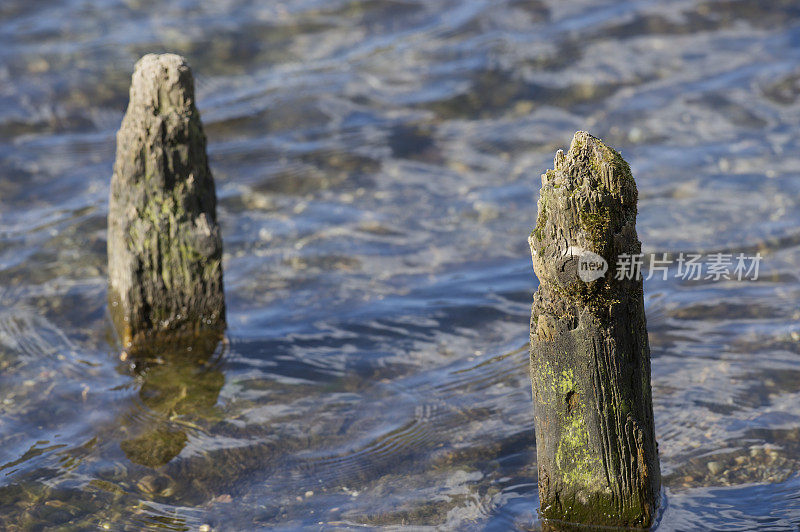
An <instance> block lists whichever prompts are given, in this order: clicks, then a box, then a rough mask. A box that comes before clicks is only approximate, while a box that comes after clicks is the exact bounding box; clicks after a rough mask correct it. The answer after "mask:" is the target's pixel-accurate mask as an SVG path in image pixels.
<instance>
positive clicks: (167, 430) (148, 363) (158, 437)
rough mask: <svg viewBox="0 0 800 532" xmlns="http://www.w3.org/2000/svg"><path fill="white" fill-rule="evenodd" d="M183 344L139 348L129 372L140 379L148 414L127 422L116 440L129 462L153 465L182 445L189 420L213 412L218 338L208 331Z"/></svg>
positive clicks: (219, 379)
mask: <svg viewBox="0 0 800 532" xmlns="http://www.w3.org/2000/svg"><path fill="white" fill-rule="evenodd" d="M188 347H189V348H191V350H189V349H187V346H186V345H185V344H180V345H179V346H176V345H174V344H173V345H164V346H160V347H159V348H158V349H154V350H153V351H152V352H149V353H144V352H142V351H139V352H138V353H137V355H136V359H135V360H134V364H133V365H134V368H135V369H134V371H135V373H136V376H137V378H138V379H140V382H141V387H140V388H139V398H140V399H141V401H142V403H143V404H144V406H146V407H147V409H148V411H149V415H145V416H140V417H139V419H138V420H137V422H136V423H135V424H133V425H132V426H129V427H127V430H128V431H129V432H130V433H132V434H131V436H132V437H130V438H129V439H126V440H124V441H122V442H121V443H120V446H121V447H122V450H123V451H124V452H125V455H126V456H127V457H128V459H129V460H131V461H132V462H134V463H137V464H140V465H145V466H148V467H159V466H162V465H164V464H166V463H167V462H169V461H170V460H172V459H173V458H174V457H176V456H177V455H178V454H179V453H180V452H181V450H183V447H184V446H185V445H186V440H187V435H186V430H187V428H189V429H191V428H192V427H193V424H192V420H193V419H197V418H201V419H208V418H210V417H214V411H213V409H214V405H215V404H216V403H217V398H218V397H219V392H220V390H221V389H222V386H223V384H225V376H224V375H223V373H222V371H221V370H220V363H221V360H222V357H223V356H224V353H223V348H224V342H223V341H220V340H219V338H217V337H216V336H212V335H203V336H200V337H198V338H196V339H195V341H194V342H193V344H192V345H191V346H188Z"/></svg>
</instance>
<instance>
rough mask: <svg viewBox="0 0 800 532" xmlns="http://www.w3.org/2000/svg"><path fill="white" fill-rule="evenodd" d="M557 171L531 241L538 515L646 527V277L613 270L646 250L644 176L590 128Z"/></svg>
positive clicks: (653, 459)
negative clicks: (535, 282)
mask: <svg viewBox="0 0 800 532" xmlns="http://www.w3.org/2000/svg"><path fill="white" fill-rule="evenodd" d="M554 167H555V168H554V169H553V170H548V171H547V173H545V174H544V175H542V188H541V193H540V197H539V214H538V218H537V223H536V228H535V229H534V230H533V232H532V233H531V236H530V238H529V242H530V247H531V255H532V257H533V268H534V271H535V272H536V275H537V277H538V278H539V282H540V285H539V289H538V290H537V292H536V294H535V295H534V298H533V308H532V312H531V351H530V364H531V365H530V370H531V381H532V385H533V401H534V411H535V422H536V450H537V460H538V469H539V498H540V514H541V516H542V518H543V519H545V520H550V522H551V523H553V522H555V523H556V524H558V523H559V522H560V523H564V522H566V523H579V524H584V525H602V526H623V527H640V528H647V527H649V526H650V525H651V524H653V520H654V516H655V514H656V511H657V508H658V503H659V494H660V486H661V474H660V470H659V461H658V448H657V445H656V441H655V432H654V427H653V407H652V399H651V391H650V348H649V344H648V340H647V327H646V322H645V315H644V299H643V292H642V280H641V278H640V277H639V276H637V275H628V274H630V273H633V272H622V273H624V274H626V275H618V274H619V272H616V274H615V271H614V270H615V267H616V266H617V264H618V258H620V257H622V258H623V260H622V262H627V261H626V259H625V257H627V255H626V254H628V255H635V254H638V253H640V251H641V243H640V242H639V239H638V237H637V235H636V202H637V190H636V183H635V182H634V180H633V176H632V175H631V171H630V167H629V166H628V164H627V163H626V162H625V161H624V160H623V159H622V157H621V156H620V154H619V153H617V152H616V151H614V150H613V149H611V148H609V147H607V146H605V145H604V144H603V143H602V142H601V141H600V140H599V139H597V138H595V137H592V136H591V135H589V134H588V133H585V132H583V131H579V132H577V133H576V134H575V137H574V138H573V139H572V144H571V145H570V148H569V152H568V153H567V154H566V155H564V153H563V152H562V151H561V150H559V151H558V153H557V154H556V157H555V163H554ZM631 262H633V261H631ZM609 266H610V267H609ZM629 277H631V278H629ZM546 522H547V521H546Z"/></svg>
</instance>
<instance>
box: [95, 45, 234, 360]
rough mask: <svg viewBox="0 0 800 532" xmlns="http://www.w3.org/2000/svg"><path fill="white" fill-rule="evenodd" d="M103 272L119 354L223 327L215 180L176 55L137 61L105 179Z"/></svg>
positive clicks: (187, 73)
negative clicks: (111, 168) (111, 170)
mask: <svg viewBox="0 0 800 532" xmlns="http://www.w3.org/2000/svg"><path fill="white" fill-rule="evenodd" d="M108 275H109V303H110V308H111V314H112V316H113V318H114V322H115V324H116V327H117V330H118V331H119V333H120V336H121V338H122V341H123V344H124V345H125V347H126V349H129V350H131V351H134V352H135V351H137V350H138V349H140V348H145V347H147V348H148V349H149V347H150V346H152V345H154V343H156V342H154V341H158V342H161V341H167V342H169V343H173V342H174V341H175V339H176V338H191V337H192V336H195V335H197V334H198V333H206V332H212V333H215V334H221V332H222V331H223V329H224V327H225V298H224V293H223V286H222V239H221V237H220V231H219V227H218V225H217V215H216V193H215V190H214V180H213V178H212V177H211V172H210V171H209V168H208V160H207V157H206V137H205V134H204V133H203V126H202V124H201V123H200V114H199V113H198V111H197V108H196V107H195V102H194V81H193V79H192V73H191V70H190V69H189V66H188V65H187V64H186V61H185V60H184V59H183V58H182V57H180V56H177V55H173V54H164V55H153V54H149V55H146V56H144V57H142V59H140V60H139V62H138V63H137V64H136V68H135V71H134V74H133V80H132V84H131V90H130V102H129V104H128V110H127V112H126V113H125V117H124V119H123V120H122V126H121V127H120V130H119V133H118V134H117V158H116V162H115V164H114V175H113V177H112V179H111V199H110V206H109V213H108Z"/></svg>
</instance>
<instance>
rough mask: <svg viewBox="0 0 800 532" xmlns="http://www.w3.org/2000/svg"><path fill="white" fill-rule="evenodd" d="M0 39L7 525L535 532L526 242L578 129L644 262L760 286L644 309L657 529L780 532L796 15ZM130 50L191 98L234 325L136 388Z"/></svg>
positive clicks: (6, 35)
mask: <svg viewBox="0 0 800 532" xmlns="http://www.w3.org/2000/svg"><path fill="white" fill-rule="evenodd" d="M0 42H2V43H3V45H2V46H0V395H1V396H2V397H0V526H2V528H4V529H6V530H14V529H39V528H40V527H42V526H51V527H57V528H58V527H62V528H64V529H69V528H70V527H72V528H74V529H85V528H87V527H89V528H90V527H95V526H103V525H107V526H108V527H110V528H111V529H115V530H118V529H131V530H138V529H141V528H142V527H163V528H166V529H172V530H187V529H197V528H198V527H200V525H202V524H208V525H210V526H212V527H214V528H215V529H220V530H235V529H253V528H259V527H263V528H268V527H278V528H283V529H296V528H299V527H317V528H324V527H320V526H319V523H323V524H327V526H328V528H329V529H330V528H337V527H341V528H353V529H355V528H370V527H379V526H385V525H390V526H392V525H393V526H400V525H432V526H437V525H438V526H441V527H442V528H446V529H451V528H459V529H487V530H507V529H508V528H509V527H517V528H532V529H536V528H537V527H538V526H539V523H538V520H537V516H536V508H537V506H538V499H537V492H536V481H537V477H536V453H535V440H534V432H533V415H532V407H531V397H530V382H529V379H528V376H527V366H526V365H527V356H528V355H527V341H528V340H527V339H528V320H529V313H530V301H531V294H532V292H533V291H534V290H535V289H536V286H537V282H536V279H535V277H534V275H533V273H532V269H531V265H530V257H529V252H528V248H527V242H526V239H527V235H528V233H529V232H530V229H531V228H532V226H533V224H534V220H535V217H536V203H535V200H536V197H537V195H538V187H539V184H540V180H539V174H540V173H541V172H543V171H544V170H545V169H546V168H548V167H551V165H552V157H553V153H554V151H555V150H556V149H558V148H561V147H564V146H565V145H566V144H567V143H568V142H569V139H570V138H571V136H572V134H573V133H574V131H575V130H578V129H585V130H588V131H590V132H592V133H593V134H595V135H597V136H600V137H602V138H603V139H604V140H605V141H607V142H608V143H609V144H610V145H612V146H615V147H616V148H618V149H620V150H621V151H622V153H623V155H624V156H625V157H626V159H627V160H628V161H629V162H630V163H631V166H632V168H633V172H634V175H635V176H636V178H637V181H638V185H639V191H640V204H639V212H640V213H639V222H638V229H639V236H640V238H641V240H642V242H643V245H644V250H645V251H646V252H647V253H651V252H658V253H661V252H672V253H680V252H697V253H701V252H702V253H709V252H717V251H724V252H730V253H739V252H746V253H751V254H752V253H755V252H757V251H760V252H761V253H762V254H763V256H764V259H763V261H762V264H761V273H760V277H759V280H758V281H755V282H738V281H728V282H712V281H696V282H692V281H683V280H681V279H678V278H675V276H674V275H670V276H669V278H668V279H667V280H666V281H664V280H659V279H656V278H654V279H652V280H649V281H646V283H645V297H646V305H647V312H648V324H649V330H650V336H651V349H652V353H653V361H652V371H653V395H654V404H655V416H656V431H657V438H658V441H659V446H660V453H661V464H662V472H663V475H664V486H665V488H666V496H667V501H668V506H667V509H666V512H665V514H664V517H663V519H662V525H661V527H660V530H687V529H696V528H706V529H707V528H715V529H720V530H745V529H755V528H759V529H763V530H789V529H792V530H794V529H796V527H797V526H798V524H800V475H798V473H797V470H798V461H800V407H798V404H800V325H799V324H798V323H799V322H800V305H798V301H799V300H800V283H798V265H800V180H798V176H797V169H798V168H800V142H799V141H798V134H797V126H798V119H800V66H798V65H800V7H798V4H797V3H796V2H794V1H791V0H775V1H769V2H760V1H759V2H756V1H754V0H751V1H734V0H722V1H707V2H695V1H682V0H676V1H672V2H657V1H653V0H650V1H644V0H642V1H629V2H620V1H616V0H614V1H608V2H605V3H601V2H588V1H577V0H576V1H570V2H563V1H557V0H491V1H490V0H466V1H465V0H459V1H455V0H394V1H390V0H361V1H351V2H344V1H335V0H327V1H322V0H288V1H283V2H248V1H245V0H226V1H220V2H209V1H200V0H173V1H169V2H155V1H152V0H103V1H100V2H88V1H79V0H61V1H58V2H57V1H44V0H43V1H38V2H29V1H27V0H3V2H2V5H0ZM151 51H174V52H178V53H181V54H184V55H186V56H187V58H188V59H189V61H190V63H191V65H192V67H193V69H194V71H195V74H196V78H197V86H198V106H199V108H200V111H201V113H202V116H203V119H204V122H205V125H206V132H207V135H208V139H209V152H210V158H211V166H212V171H213V172H214V175H215V178H216V181H217V188H218V195H219V198H220V205H219V209H220V212H219V214H220V218H221V223H222V229H223V235H224V241H225V281H226V291H227V300H228V311H229V326H230V327H229V331H228V340H229V341H228V343H227V345H225V346H224V347H222V348H220V349H219V350H218V352H217V353H215V354H214V355H213V356H211V357H210V358H208V359H207V360H202V361H197V360H192V359H189V358H176V359H174V360H172V359H170V360H166V361H165V362H164V363H163V364H155V365H152V366H149V367H131V366H130V365H129V363H128V362H127V361H121V360H119V357H118V354H119V352H118V350H117V348H116V347H115V346H114V343H113V335H112V333H111V328H110V325H109V322H108V318H107V316H106V307H105V305H106V299H105V260H106V258H105V217H106V214H107V207H106V205H107V194H108V183H109V179H110V175H111V166H112V162H113V158H114V142H115V140H114V135H115V131H116V128H117V127H118V126H119V123H120V120H121V118H122V114H123V112H124V109H125V106H126V104H127V88H128V83H129V80H130V74H131V71H132V68H133V64H134V62H135V60H136V59H137V58H138V57H139V56H140V55H142V54H143V53H146V52H151ZM672 273H674V271H673V272H672ZM59 529H61V528H59Z"/></svg>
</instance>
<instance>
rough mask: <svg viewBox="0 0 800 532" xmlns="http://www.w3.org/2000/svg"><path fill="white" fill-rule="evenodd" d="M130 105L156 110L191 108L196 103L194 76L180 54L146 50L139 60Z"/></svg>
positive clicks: (132, 83)
mask: <svg viewBox="0 0 800 532" xmlns="http://www.w3.org/2000/svg"><path fill="white" fill-rule="evenodd" d="M130 105H131V106H133V107H137V108H140V109H143V110H145V109H146V110H149V111H151V112H153V113H154V114H164V113H167V112H169V111H172V110H176V111H181V110H188V109H189V108H190V107H191V106H192V105H194V78H193V77H192V70H191V68H190V67H189V64H188V63H187V61H186V59H185V58H183V57H181V56H180V55H177V54H147V55H145V56H143V57H142V58H141V59H139V61H137V62H136V66H135V67H134V72H133V79H132V80H131V91H130Z"/></svg>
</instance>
